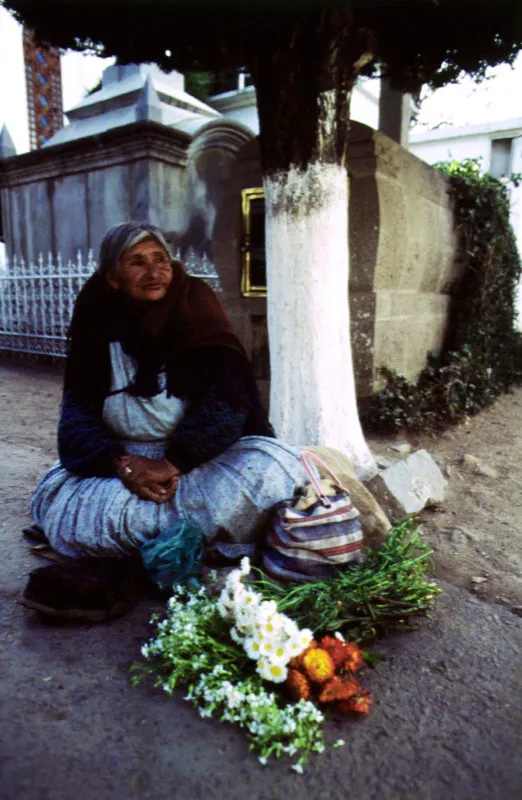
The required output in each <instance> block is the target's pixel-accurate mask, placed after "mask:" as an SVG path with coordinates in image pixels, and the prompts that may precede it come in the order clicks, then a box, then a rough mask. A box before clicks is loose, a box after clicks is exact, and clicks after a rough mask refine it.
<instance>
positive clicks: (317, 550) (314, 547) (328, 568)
mask: <svg viewBox="0 0 522 800" xmlns="http://www.w3.org/2000/svg"><path fill="white" fill-rule="evenodd" d="M301 460H302V463H303V466H304V468H305V470H306V472H307V474H308V477H309V478H310V482H309V483H307V484H306V485H305V486H304V487H301V488H300V489H299V490H298V492H297V493H296V494H295V495H294V497H293V498H292V499H291V500H284V501H283V502H281V503H278V504H277V505H276V506H274V508H273V515H272V518H271V521H270V523H269V526H268V533H267V535H266V538H265V541H264V544H263V547H262V553H261V557H262V565H263V569H264V570H265V572H267V573H268V574H269V575H270V576H271V577H272V578H275V579H277V580H287V581H297V582H300V583H307V582H309V581H313V580H316V579H322V578H330V577H332V576H333V575H335V573H336V572H337V571H338V570H339V569H342V568H343V567H345V566H346V565H348V564H352V563H354V562H359V561H361V560H362V547H363V533H362V528H361V523H360V520H359V512H358V511H357V509H356V508H354V506H353V505H352V503H351V500H350V495H349V494H348V492H347V491H346V489H344V488H343V486H342V485H341V483H340V481H339V479H338V478H337V476H336V475H334V473H333V472H331V470H330V469H329V467H328V466H327V465H326V464H325V463H324V461H322V459H320V458H319V457H318V456H316V455H315V453H310V452H306V453H303V456H302V458H301ZM310 462H315V464H317V466H318V467H320V468H321V469H322V470H323V471H324V472H325V473H326V474H327V475H328V476H329V477H330V480H319V479H318V478H317V477H316V475H315V471H314V470H313V468H312V465H311V464H310Z"/></svg>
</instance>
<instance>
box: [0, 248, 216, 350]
mask: <svg viewBox="0 0 522 800" xmlns="http://www.w3.org/2000/svg"><path fill="white" fill-rule="evenodd" d="M176 257H177V258H179V257H180V255H179V252H178V253H176ZM184 264H185V268H186V270H187V272H189V273H190V274H191V275H195V276H196V277H200V278H203V279H204V280H206V281H207V282H208V283H209V284H210V285H211V286H212V288H213V289H214V290H215V291H217V292H219V291H221V285H220V281H219V277H218V274H217V272H216V268H215V266H214V264H213V263H212V262H211V261H210V259H209V258H208V257H207V256H206V255H204V256H203V257H201V258H200V257H198V256H197V255H196V253H195V252H194V251H193V250H189V251H188V253H187V254H186V255H185V258H184ZM95 269H96V262H95V261H94V259H93V254H92V251H89V253H88V255H87V259H85V258H84V257H82V254H81V253H80V252H78V255H77V258H76V261H72V260H71V259H69V260H68V261H65V260H62V257H61V255H60V253H58V254H57V256H56V257H55V258H54V257H53V256H52V255H51V254H50V253H49V256H48V258H47V259H44V257H43V256H42V255H40V256H39V258H38V261H37V263H36V264H27V263H26V262H25V261H24V259H23V258H19V259H17V258H16V257H15V258H13V260H12V261H11V262H10V263H9V262H6V264H5V265H1V264H0V351H2V350H4V351H5V350H8V351H13V352H19V353H31V354H36V355H47V356H58V357H64V356H65V355H66V342H67V329H68V327H69V323H70V320H71V314H72V310H73V306H74V301H75V299H76V296H77V294H78V292H79V291H80V289H81V287H82V286H83V284H84V283H85V281H86V280H87V278H88V277H89V276H90V275H91V274H92V273H93V272H94V270H95Z"/></svg>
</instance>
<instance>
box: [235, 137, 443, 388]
mask: <svg viewBox="0 0 522 800" xmlns="http://www.w3.org/2000/svg"><path fill="white" fill-rule="evenodd" d="M348 170H349V175H350V201H349V202H350V211H349V222H350V286H349V299H350V309H351V327H352V342H353V351H354V353H353V355H354V368H355V377H356V385H357V394H358V397H360V398H364V397H368V396H370V395H371V394H372V393H373V392H374V391H376V389H378V388H379V386H380V385H382V378H380V376H379V368H380V367H382V366H386V367H388V368H389V369H394V370H396V371H397V372H398V373H400V374H401V375H404V376H405V377H407V378H409V379H410V380H415V379H416V378H417V377H418V375H419V373H420V372H421V370H422V369H423V367H424V366H425V364H426V357H427V354H428V352H429V351H432V350H433V351H438V350H439V349H440V347H441V345H442V341H443V337H444V331H445V325H446V315H447V311H448V306H449V294H448V291H449V288H450V286H451V284H452V282H453V281H454V280H455V278H456V276H457V269H458V267H457V261H456V257H455V252H456V242H455V235H454V231H453V214H452V210H451V202H450V199H449V196H448V192H447V190H448V182H447V179H446V178H445V176H444V175H442V173H440V172H439V171H438V170H435V169H433V168H432V167H429V166H428V165H427V164H425V163H424V162H423V161H420V159H418V158H416V157H415V156H412V155H411V153H409V152H408V151H407V150H404V149H403V148H402V147H400V146H399V145H398V144H396V143H395V142H393V141H392V140H391V139H389V138H388V137H387V136H385V135H384V134H382V133H379V131H375V130H373V129H372V128H369V127H367V126H366V125H362V124H361V123H357V122H354V123H352V126H351V135H350V146H349V150H348ZM261 185H262V179H261V171H260V167H259V156H258V150H257V143H256V142H252V143H251V144H249V145H247V146H246V147H245V148H244V149H243V151H242V152H241V153H240V156H239V164H238V176H237V178H236V182H235V186H234V188H233V193H234V196H236V195H237V194H238V193H240V190H241V189H243V188H248V187H255V186H261ZM231 256H232V254H231ZM233 258H234V259H235V260H238V255H237V254H234V256H233ZM265 303H266V301H264V300H260V299H259V298H243V305H244V308H245V313H246V314H250V316H254V315H256V316H258V315H260V314H264V313H265V308H266V306H265Z"/></svg>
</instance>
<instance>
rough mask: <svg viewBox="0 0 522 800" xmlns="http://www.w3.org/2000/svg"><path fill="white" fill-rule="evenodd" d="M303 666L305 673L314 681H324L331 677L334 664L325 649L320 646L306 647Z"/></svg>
mask: <svg viewBox="0 0 522 800" xmlns="http://www.w3.org/2000/svg"><path fill="white" fill-rule="evenodd" d="M303 667H304V670H305V673H306V675H307V676H308V677H309V678H310V680H311V681H314V683H324V682H325V681H327V680H329V679H330V678H333V675H334V672H335V669H334V664H333V661H332V659H331V658H330V656H329V655H328V653H327V652H326V650H322V649H321V648H320V647H314V648H313V649H312V650H310V649H308V650H307V651H306V653H304V655H303Z"/></svg>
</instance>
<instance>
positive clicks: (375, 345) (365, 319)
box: [348, 124, 458, 397]
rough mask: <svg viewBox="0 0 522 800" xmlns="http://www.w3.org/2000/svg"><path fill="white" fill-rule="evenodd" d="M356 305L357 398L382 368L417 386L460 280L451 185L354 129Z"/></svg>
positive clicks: (372, 386)
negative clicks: (458, 277)
mask: <svg viewBox="0 0 522 800" xmlns="http://www.w3.org/2000/svg"><path fill="white" fill-rule="evenodd" d="M348 169H349V173H350V256H351V265H350V306H351V311H352V334H353V346H354V352H355V363H356V378H357V389H358V396H359V397H365V396H368V395H370V394H372V393H373V392H374V391H375V390H376V388H378V387H379V386H380V385H381V383H382V379H380V378H379V375H378V370H379V368H380V367H382V366H386V367H388V368H389V369H394V370H396V371H397V372H398V373H399V374H401V375H404V376H405V377H406V378H408V379H410V380H415V379H416V378H417V377H418V375H419V373H420V372H421V370H422V369H423V367H424V366H425V364H426V357H427V354H428V352H429V351H436V352H438V351H439V349H440V347H441V345H442V343H443V338H444V332H445V327H446V317H447V313H448V308H449V290H450V288H451V285H452V283H453V282H454V281H455V279H456V278H457V276H458V261H457V259H456V238H455V232H454V228H453V212H452V207H451V200H450V197H449V195H448V188H449V186H448V181H447V178H446V177H445V176H444V175H442V173H441V172H439V171H438V170H436V169H434V168H433V167H430V166H428V165H427V164H425V163H424V162H423V161H421V160H420V159H418V158H416V157H415V156H413V155H412V154H411V153H409V152H408V151H407V150H404V149H403V148H402V147H400V146H399V145H398V144H396V143H395V142H393V141H392V140H391V139H389V138H388V137H387V136H385V135H384V134H382V133H380V132H379V131H374V130H372V129H370V128H368V127H366V126H364V125H361V124H354V125H353V126H352V131H351V139H350V149H349V157H348Z"/></svg>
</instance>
